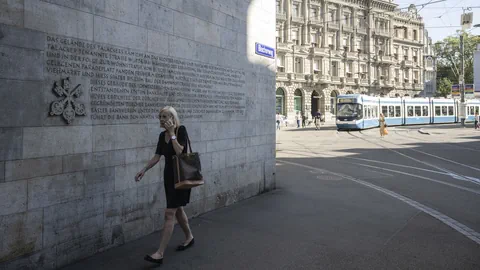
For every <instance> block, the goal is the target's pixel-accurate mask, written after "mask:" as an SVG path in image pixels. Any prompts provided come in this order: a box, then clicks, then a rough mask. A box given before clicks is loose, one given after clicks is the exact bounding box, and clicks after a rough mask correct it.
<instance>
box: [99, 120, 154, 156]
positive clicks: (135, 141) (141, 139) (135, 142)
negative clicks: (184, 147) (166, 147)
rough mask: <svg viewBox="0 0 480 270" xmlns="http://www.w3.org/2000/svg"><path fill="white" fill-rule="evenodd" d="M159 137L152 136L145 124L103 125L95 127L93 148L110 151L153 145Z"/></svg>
mask: <svg viewBox="0 0 480 270" xmlns="http://www.w3.org/2000/svg"><path fill="white" fill-rule="evenodd" d="M153 139H155V140H154V141H155V145H156V143H157V141H158V135H157V137H155V138H154V137H153V136H151V134H150V132H149V128H148V126H145V125H134V124H130V125H102V126H95V127H93V150H94V151H109V150H117V149H128V148H138V147H145V146H149V145H152V143H151V141H152V140H153Z"/></svg>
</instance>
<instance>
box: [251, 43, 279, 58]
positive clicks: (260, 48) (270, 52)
mask: <svg viewBox="0 0 480 270" xmlns="http://www.w3.org/2000/svg"><path fill="white" fill-rule="evenodd" d="M255 53H256V54H258V55H261V56H265V57H268V58H275V49H274V48H270V47H268V46H266V45H263V44H260V43H258V42H255Z"/></svg>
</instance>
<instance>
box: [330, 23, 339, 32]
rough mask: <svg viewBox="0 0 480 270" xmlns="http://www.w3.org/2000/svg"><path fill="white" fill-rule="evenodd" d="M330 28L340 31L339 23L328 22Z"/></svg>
mask: <svg viewBox="0 0 480 270" xmlns="http://www.w3.org/2000/svg"><path fill="white" fill-rule="evenodd" d="M327 24H328V28H334V29H337V30H339V29H340V24H339V23H338V22H328V23H327Z"/></svg>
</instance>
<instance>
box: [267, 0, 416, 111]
mask: <svg viewBox="0 0 480 270" xmlns="http://www.w3.org/2000/svg"><path fill="white" fill-rule="evenodd" d="M276 5H277V6H276V9H277V29H276V30H277V80H276V88H277V89H276V96H277V102H276V109H277V111H278V112H280V113H281V114H284V115H287V116H288V117H289V118H290V119H292V118H293V117H294V116H295V114H296V113H297V112H304V113H305V115H306V116H307V117H308V118H311V113H312V112H315V111H317V110H320V111H321V112H322V113H323V114H324V115H325V116H326V120H327V121H330V120H333V118H334V115H335V107H336V104H335V100H336V99H335V97H336V96H337V95H339V94H347V93H364V94H368V95H373V96H393V97H395V96H406V95H408V96H415V95H417V94H420V92H421V91H422V90H423V82H424V80H423V77H424V73H423V69H424V65H423V61H424V58H423V54H424V49H423V47H424V36H423V35H424V24H423V21H422V18H421V17H420V16H419V15H418V14H417V10H416V8H415V7H414V6H413V5H411V6H410V7H409V8H408V10H403V9H402V10H401V9H399V8H398V5H397V4H395V3H393V2H392V1H381V0H343V1H342V0H277V4H276Z"/></svg>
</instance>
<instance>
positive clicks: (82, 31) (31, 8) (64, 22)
mask: <svg viewBox="0 0 480 270" xmlns="http://www.w3.org/2000/svg"><path fill="white" fill-rule="evenodd" d="M24 1H25V14H28V16H26V17H25V27H26V28H30V29H34V30H38V31H42V32H46V33H51V34H57V35H62V36H68V37H75V38H80V39H86V40H92V39H93V15H92V14H90V13H86V12H79V11H77V10H74V9H70V8H66V7H62V6H59V5H55V4H50V3H46V2H42V1H38V0H24Z"/></svg>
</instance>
